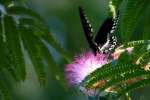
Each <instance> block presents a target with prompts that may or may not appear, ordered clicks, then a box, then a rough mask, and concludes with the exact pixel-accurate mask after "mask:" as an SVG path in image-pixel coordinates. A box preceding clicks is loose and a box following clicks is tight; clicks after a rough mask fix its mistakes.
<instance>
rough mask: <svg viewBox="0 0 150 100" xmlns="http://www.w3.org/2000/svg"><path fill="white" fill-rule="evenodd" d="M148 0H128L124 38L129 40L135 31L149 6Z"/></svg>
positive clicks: (124, 20)
mask: <svg viewBox="0 0 150 100" xmlns="http://www.w3.org/2000/svg"><path fill="white" fill-rule="evenodd" d="M147 4H148V1H147V0H144V1H143V0H128V1H127V7H126V11H125V15H124V18H123V23H122V24H123V29H124V30H123V31H122V32H123V33H124V34H123V35H124V36H123V37H124V40H126V41H129V40H130V39H131V36H132V34H133V33H134V31H135V28H136V25H137V23H138V21H139V19H140V17H141V15H142V14H141V13H142V12H143V11H144V9H145V7H146V6H147Z"/></svg>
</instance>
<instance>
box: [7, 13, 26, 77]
mask: <svg viewBox="0 0 150 100" xmlns="http://www.w3.org/2000/svg"><path fill="white" fill-rule="evenodd" d="M4 25H5V36H6V46H7V53H8V57H9V59H10V64H12V65H10V66H13V68H14V69H15V70H14V71H15V73H16V79H17V77H18V79H19V80H25V76H26V72H25V63H24V57H23V54H22V50H21V45H20V38H19V33H18V30H17V27H16V23H15V21H14V20H13V18H12V17H11V16H5V17H4Z"/></svg>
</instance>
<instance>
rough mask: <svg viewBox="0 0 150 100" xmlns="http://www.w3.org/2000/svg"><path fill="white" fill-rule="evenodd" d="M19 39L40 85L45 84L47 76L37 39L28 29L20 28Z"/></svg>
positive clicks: (41, 47) (41, 49) (41, 50)
mask: <svg viewBox="0 0 150 100" xmlns="http://www.w3.org/2000/svg"><path fill="white" fill-rule="evenodd" d="M20 31H21V38H22V39H23V43H24V45H25V48H26V50H27V51H28V53H29V56H30V58H31V60H32V62H33V65H34V68H35V70H36V74H37V76H38V79H39V82H40V84H41V85H45V84H47V81H48V79H47V75H46V72H45V64H44V57H43V53H42V52H43V45H41V43H40V42H41V41H40V39H39V38H38V37H36V36H35V35H34V34H33V31H32V30H31V29H30V28H25V27H20Z"/></svg>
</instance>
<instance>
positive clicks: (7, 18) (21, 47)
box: [0, 0, 150, 100]
mask: <svg viewBox="0 0 150 100" xmlns="http://www.w3.org/2000/svg"><path fill="white" fill-rule="evenodd" d="M109 1H112V2H113V4H114V5H115V6H116V9H117V10H118V9H119V10H120V25H119V28H118V30H117V32H116V34H117V37H118V38H119V40H120V42H121V43H126V42H128V41H131V40H142V39H143V40H144V39H149V38H150V35H149V33H150V23H149V21H150V11H149V9H150V1H149V0H92V1H87V0H61V1H60V0H0V68H1V70H0V91H1V95H0V97H1V98H0V99H4V100H10V99H11V98H13V99H14V100H85V99H87V98H86V96H84V95H83V94H81V93H78V91H76V90H75V89H70V87H68V86H67V82H66V81H65V76H64V74H65V73H64V67H65V64H67V63H69V62H70V61H72V57H73V55H77V54H79V53H81V52H84V51H87V50H89V48H88V45H87V42H86V40H85V37H84V34H83V31H82V27H81V23H80V19H79V14H78V6H79V5H81V6H83V7H84V8H85V9H86V13H87V15H88V16H89V19H90V21H91V23H92V25H93V28H94V31H95V32H96V31H97V30H98V29H99V27H100V25H101V24H102V22H103V21H104V19H105V18H106V17H107V16H108V15H109V6H108V4H109ZM54 37H55V38H54ZM128 68H129V67H127V70H128ZM110 71H111V70H110ZM116 71H118V70H116ZM105 74H106V73H105ZM96 75H98V74H96ZM120 80H121V79H120ZM148 82H149V81H148ZM41 85H42V86H41ZM43 85H44V86H43ZM127 89H128V88H127ZM134 98H135V100H137V99H136V98H137V96H134ZM142 100H143V99H142ZM144 100H148V99H145V98H144Z"/></svg>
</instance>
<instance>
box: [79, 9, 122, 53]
mask: <svg viewBox="0 0 150 100" xmlns="http://www.w3.org/2000/svg"><path fill="white" fill-rule="evenodd" d="M79 14H80V18H81V22H82V27H83V30H84V33H85V36H86V39H87V41H88V43H89V45H90V47H91V49H92V50H93V51H94V53H95V54H96V53H97V52H102V53H109V52H111V51H112V50H113V49H114V48H115V47H116V45H117V38H116V37H115V36H114V35H113V33H114V31H115V29H116V26H117V23H118V18H119V17H118V15H119V14H117V16H116V17H115V18H107V19H106V20H105V21H104V23H103V24H102V26H101V27H100V29H99V31H98V33H97V35H96V37H95V39H93V38H94V36H93V29H92V26H91V24H90V22H89V20H88V18H87V16H86V14H85V12H84V10H83V8H81V7H79Z"/></svg>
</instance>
